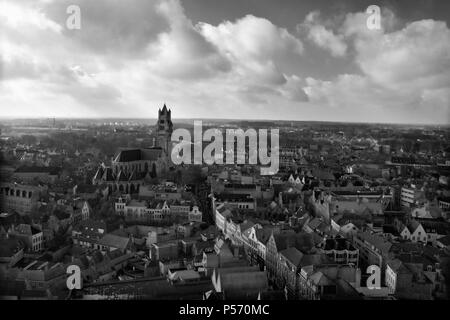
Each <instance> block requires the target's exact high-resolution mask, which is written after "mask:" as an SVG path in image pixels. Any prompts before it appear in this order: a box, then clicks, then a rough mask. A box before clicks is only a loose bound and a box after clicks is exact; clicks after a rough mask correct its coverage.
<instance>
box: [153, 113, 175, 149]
mask: <svg viewBox="0 0 450 320" xmlns="http://www.w3.org/2000/svg"><path fill="white" fill-rule="evenodd" d="M172 132H173V124H172V119H171V110H168V109H167V107H166V104H164V107H163V108H162V110H161V109H159V110H158V123H157V124H156V146H158V147H160V148H162V149H163V150H164V152H165V153H166V155H167V156H168V157H169V158H170V154H171V152H172V147H171V146H172V142H171V139H172Z"/></svg>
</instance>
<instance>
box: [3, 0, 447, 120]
mask: <svg viewBox="0 0 450 320" xmlns="http://www.w3.org/2000/svg"><path fill="white" fill-rule="evenodd" d="M70 5H77V6H79V8H80V22H81V24H80V29H70V28H68V27H67V20H68V19H69V18H70V16H71V14H72V12H69V13H68V12H67V8H68V7H69V6H70ZM370 5H377V6H379V7H380V8H381V18H380V22H381V25H380V28H379V29H376V30H373V29H372V30H371V29H369V28H368V27H367V20H368V19H369V18H370V17H369V16H370V15H369V14H368V13H367V12H366V9H367V8H368V7H369V6H370ZM70 21H73V20H70ZM449 21H450V2H449V1H447V0H442V1H433V0H426V1H425V0H423V1H422V0H417V1H414V0H404V1H392V0H391V1H387V0H384V1H378V2H377V1H375V0H371V1H365V0H360V1H356V0H355V1H342V0H341V1H340V0H337V1H325V0H307V1H306V0H303V1H295V0H292V1H287V0H277V1H274V0H270V1H269V0H239V1H237V0H227V1H223V0H221V1H219V0H184V1H180V0H146V1H144V0H129V1H123V0H96V1H91V0H58V1H56V0H55V1H52V0H0V117H21V118H23V117H25V118H28V117H56V118H58V117H63V118H69V117H74V118H96V117H98V118H106V117H111V118H155V117H157V112H158V109H159V108H161V107H162V105H163V104H164V103H166V104H167V106H168V107H169V108H171V109H172V117H173V118H224V119H264V120H316V121H348V122H376V123H380V122H385V123H420V124H450V29H449Z"/></svg>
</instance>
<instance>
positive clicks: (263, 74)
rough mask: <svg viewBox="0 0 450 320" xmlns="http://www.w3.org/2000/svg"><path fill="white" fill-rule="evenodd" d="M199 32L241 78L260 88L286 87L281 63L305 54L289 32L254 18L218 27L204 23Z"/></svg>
mask: <svg viewBox="0 0 450 320" xmlns="http://www.w3.org/2000/svg"><path fill="white" fill-rule="evenodd" d="M198 28H199V30H200V31H201V33H202V34H203V36H204V37H205V38H206V39H207V40H208V41H210V42H211V43H212V44H214V45H215V46H216V47H217V48H218V50H219V51H220V52H221V53H222V55H223V56H225V57H227V58H228V59H229V60H230V61H231V62H232V65H233V68H234V71H235V73H236V74H237V75H238V76H240V77H241V78H245V79H246V80H247V81H251V82H254V83H259V84H260V85H276V86H277V85H283V84H285V83H286V81H287V80H286V76H285V75H284V73H283V71H282V70H280V64H279V62H280V61H283V60H284V59H289V58H292V57H295V58H299V57H300V56H301V54H302V53H303V44H302V42H301V41H300V40H299V39H297V38H296V37H294V36H293V35H292V34H290V33H289V32H288V31H287V30H286V29H284V28H280V27H277V26H275V25H274V24H273V23H272V22H270V21H269V20H267V19H264V18H259V17H255V16H253V15H247V16H245V17H243V18H241V19H238V20H236V21H235V22H231V21H224V22H222V23H221V24H219V25H218V26H213V25H210V24H207V23H200V24H199V25H198Z"/></svg>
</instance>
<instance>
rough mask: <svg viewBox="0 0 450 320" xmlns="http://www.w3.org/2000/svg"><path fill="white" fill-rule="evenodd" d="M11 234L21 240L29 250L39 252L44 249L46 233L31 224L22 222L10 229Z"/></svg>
mask: <svg viewBox="0 0 450 320" xmlns="http://www.w3.org/2000/svg"><path fill="white" fill-rule="evenodd" d="M10 236H11V237H15V238H17V239H19V240H21V241H22V242H23V243H24V244H25V246H26V247H27V249H28V250H29V251H33V252H39V251H41V250H42V249H43V242H44V234H43V233H42V231H41V230H39V229H37V228H36V227H34V226H31V225H29V224H20V225H18V226H16V227H13V229H12V230H11V231H10Z"/></svg>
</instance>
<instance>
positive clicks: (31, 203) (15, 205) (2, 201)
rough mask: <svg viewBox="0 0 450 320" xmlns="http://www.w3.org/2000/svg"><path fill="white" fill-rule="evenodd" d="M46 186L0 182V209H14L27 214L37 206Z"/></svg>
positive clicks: (6, 210)
mask: <svg viewBox="0 0 450 320" xmlns="http://www.w3.org/2000/svg"><path fill="white" fill-rule="evenodd" d="M46 190H47V188H45V187H38V186H31V185H26V184H17V183H1V184H0V207H1V210H2V211H5V212H8V211H14V212H17V213H19V214H21V215H27V214H29V213H31V211H32V210H33V209H34V208H36V207H37V205H38V201H39V199H40V197H41V195H42V194H43V193H45V192H46Z"/></svg>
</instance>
